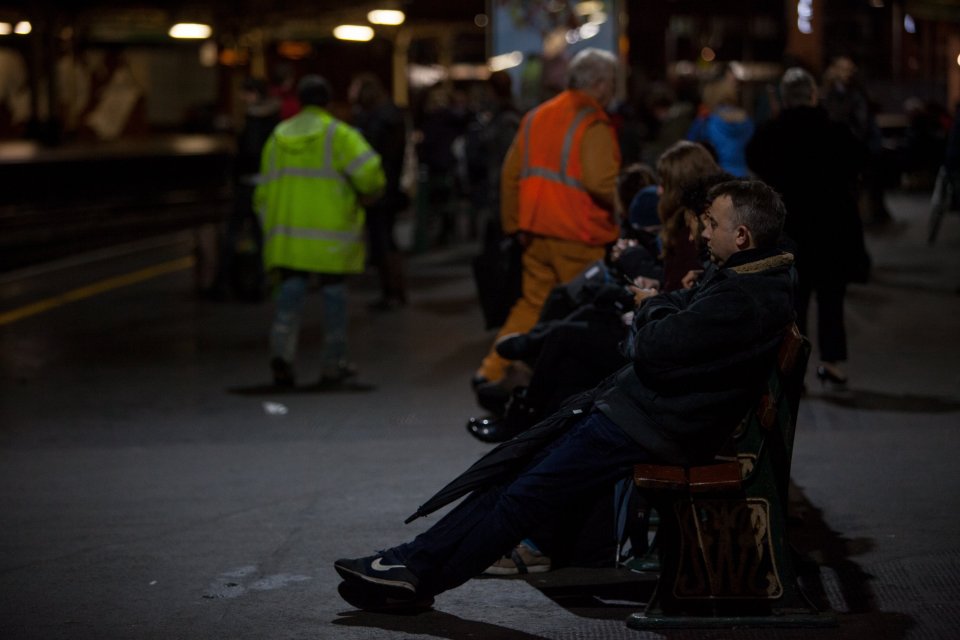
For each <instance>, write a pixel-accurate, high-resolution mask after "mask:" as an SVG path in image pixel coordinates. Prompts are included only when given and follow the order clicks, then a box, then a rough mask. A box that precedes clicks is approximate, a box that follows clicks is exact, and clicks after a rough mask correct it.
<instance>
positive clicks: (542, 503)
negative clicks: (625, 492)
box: [390, 412, 653, 594]
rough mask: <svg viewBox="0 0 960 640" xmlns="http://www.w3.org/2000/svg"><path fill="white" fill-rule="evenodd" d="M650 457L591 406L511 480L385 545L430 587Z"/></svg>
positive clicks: (462, 576) (485, 559)
mask: <svg viewBox="0 0 960 640" xmlns="http://www.w3.org/2000/svg"><path fill="white" fill-rule="evenodd" d="M651 461H653V456H652V455H651V454H650V453H648V452H647V451H646V450H645V449H643V448H642V447H641V446H640V445H639V444H637V443H636V442H634V441H633V439H631V438H630V436H628V435H627V434H626V433H624V431H623V430H622V429H620V427H618V426H617V425H616V424H614V423H613V422H611V421H610V419H609V418H607V417H606V416H605V415H603V414H601V413H599V412H594V413H591V414H589V415H588V416H587V417H585V418H583V419H582V420H580V421H579V422H577V423H576V424H575V425H573V426H572V427H571V428H570V430H569V431H567V432H566V433H564V434H563V435H561V436H560V437H559V438H558V439H557V440H556V441H554V442H553V443H551V444H550V445H549V446H547V447H546V448H544V450H543V451H541V452H540V453H538V454H537V455H536V457H535V458H534V459H533V461H532V462H531V463H530V464H529V465H528V466H527V467H526V469H525V470H524V471H522V472H521V473H520V474H519V475H518V476H517V477H516V478H515V479H514V480H513V481H512V482H510V483H509V484H507V485H505V486H500V487H493V488H490V489H487V490H485V491H481V492H476V493H474V494H472V495H470V496H469V497H468V498H467V499H466V500H464V501H463V502H461V503H460V504H459V505H457V506H456V507H455V508H454V509H453V510H452V511H450V513H448V514H447V515H446V516H444V517H443V518H442V519H440V521H438V522H437V523H436V524H435V525H433V526H432V527H430V529H428V530H427V531H425V532H423V533H421V534H420V535H419V536H417V537H416V538H415V539H414V540H413V541H412V542H409V543H406V544H402V545H400V546H398V547H395V548H393V549H391V550H390V551H392V552H393V553H394V554H396V556H397V557H398V559H399V560H400V561H401V562H403V563H404V564H405V565H406V566H407V568H408V569H410V571H412V572H413V573H414V574H415V575H416V576H417V577H418V578H419V579H420V587H419V589H420V590H421V591H422V592H423V593H424V594H437V593H441V592H443V591H446V590H448V589H452V588H454V587H457V586H459V585H461V584H463V583H464V582H466V581H467V580H469V579H470V578H473V577H474V576H477V575H479V574H480V573H481V572H482V571H483V570H484V569H486V568H487V567H489V566H490V565H491V564H492V563H493V562H494V561H495V560H497V559H498V558H500V557H501V556H503V555H504V554H505V553H507V552H508V551H509V550H510V549H512V548H513V546H514V545H516V544H517V542H519V541H520V540H523V539H524V538H525V537H527V536H529V535H530V534H531V533H532V532H533V531H535V530H537V529H540V528H542V527H550V526H551V525H552V524H553V523H555V522H557V520H558V519H559V518H563V517H565V515H566V507H567V506H568V505H570V504H571V503H577V502H581V501H582V500H584V499H586V498H589V497H591V496H593V495H600V494H601V493H602V492H603V490H604V489H606V488H609V487H610V486H612V485H613V484H614V483H616V482H617V481H618V480H621V479H623V478H625V477H627V476H628V475H629V474H631V473H632V470H633V465H634V464H637V463H642V462H651Z"/></svg>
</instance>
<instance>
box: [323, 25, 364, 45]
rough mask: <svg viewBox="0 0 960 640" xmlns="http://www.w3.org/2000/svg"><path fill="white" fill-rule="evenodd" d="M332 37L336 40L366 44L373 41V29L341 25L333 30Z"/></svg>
mask: <svg viewBox="0 0 960 640" xmlns="http://www.w3.org/2000/svg"><path fill="white" fill-rule="evenodd" d="M333 37H334V38H336V39H337V40H351V41H353V42H368V41H370V40H373V29H371V28H370V27H365V26H363V25H358V24H342V25H340V26H339V27H336V28H334V30H333Z"/></svg>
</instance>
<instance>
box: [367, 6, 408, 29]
mask: <svg viewBox="0 0 960 640" xmlns="http://www.w3.org/2000/svg"><path fill="white" fill-rule="evenodd" d="M406 19H407V16H406V15H404V13H403V11H395V10H393V9H374V10H373V11H371V12H370V13H368V14H367V20H369V21H370V22H372V23H373V24H387V25H392V26H396V25H398V24H403V21H404V20H406Z"/></svg>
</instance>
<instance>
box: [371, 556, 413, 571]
mask: <svg viewBox="0 0 960 640" xmlns="http://www.w3.org/2000/svg"><path fill="white" fill-rule="evenodd" d="M381 560H383V558H377V559H376V560H374V561H373V562H371V563H370V568H371V569H373V570H374V571H390V569H406V567H405V566H404V565H402V564H383V563H382V562H381Z"/></svg>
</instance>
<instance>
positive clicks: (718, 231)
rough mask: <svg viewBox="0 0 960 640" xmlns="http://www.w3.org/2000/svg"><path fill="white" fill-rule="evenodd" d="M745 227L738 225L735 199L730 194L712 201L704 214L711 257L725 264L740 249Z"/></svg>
mask: <svg viewBox="0 0 960 640" xmlns="http://www.w3.org/2000/svg"><path fill="white" fill-rule="evenodd" d="M744 233H745V228H744V227H743V225H737V224H735V223H734V219H733V200H732V199H731V198H730V196H720V197H719V198H717V199H715V200H714V201H713V202H711V203H710V207H709V208H708V209H707V211H706V213H704V214H703V239H704V240H706V241H707V249H708V250H709V251H710V259H711V260H713V261H714V262H716V263H717V264H723V263H724V262H726V261H727V259H728V258H729V257H730V256H732V255H733V254H735V253H736V252H738V251H740V250H741V249H742V248H743V247H742V246H741V245H742V243H743V239H744Z"/></svg>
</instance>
